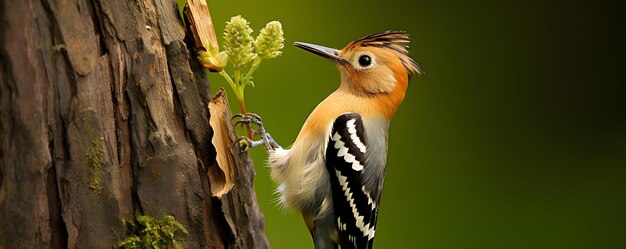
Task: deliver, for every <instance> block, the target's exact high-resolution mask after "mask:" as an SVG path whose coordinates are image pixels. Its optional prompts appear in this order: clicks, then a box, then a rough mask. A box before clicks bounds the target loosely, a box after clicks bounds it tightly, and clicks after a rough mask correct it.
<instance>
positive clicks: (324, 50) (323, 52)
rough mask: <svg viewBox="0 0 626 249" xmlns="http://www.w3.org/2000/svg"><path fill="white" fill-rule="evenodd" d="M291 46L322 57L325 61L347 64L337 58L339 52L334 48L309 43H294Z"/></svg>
mask: <svg viewBox="0 0 626 249" xmlns="http://www.w3.org/2000/svg"><path fill="white" fill-rule="evenodd" d="M293 45H294V46H296V47H299V48H301V49H304V50H306V51H309V52H311V53H314V54H316V55H319V56H321V57H324V58H326V59H329V60H331V61H334V62H338V63H342V64H344V63H348V62H347V61H346V60H344V59H343V58H341V57H339V50H337V49H334V48H328V47H324V46H320V45H315V44H310V43H304V42H294V43H293Z"/></svg>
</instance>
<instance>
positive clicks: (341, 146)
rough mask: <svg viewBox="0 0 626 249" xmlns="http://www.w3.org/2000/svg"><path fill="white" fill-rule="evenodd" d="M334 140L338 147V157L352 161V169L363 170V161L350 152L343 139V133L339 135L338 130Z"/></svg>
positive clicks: (336, 147)
mask: <svg viewBox="0 0 626 249" xmlns="http://www.w3.org/2000/svg"><path fill="white" fill-rule="evenodd" d="M332 140H333V141H335V145H334V147H335V149H338V152H337V157H343V159H344V160H345V161H346V162H348V163H352V169H354V170H356V171H361V170H363V165H362V164H361V162H359V161H358V160H356V157H355V156H354V155H352V154H350V153H349V152H348V148H347V147H346V146H345V145H346V144H345V143H344V142H342V141H341V135H339V133H338V132H335V135H333V137H332ZM359 142H360V141H359Z"/></svg>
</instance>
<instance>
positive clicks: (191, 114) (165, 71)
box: [0, 0, 268, 248]
mask: <svg viewBox="0 0 626 249" xmlns="http://www.w3.org/2000/svg"><path fill="white" fill-rule="evenodd" d="M0 24H1V25H2V27H1V28H0V124H1V126H0V248H112V247H116V245H117V243H119V242H120V241H121V240H123V239H124V237H126V235H127V232H128V231H126V229H127V228H126V227H125V226H124V224H123V220H133V219H134V217H135V215H136V214H144V215H148V216H153V217H156V218H162V217H163V216H164V215H172V216H174V217H175V219H176V220H177V221H178V222H180V223H181V224H182V225H183V226H185V228H186V229H187V231H188V234H187V235H184V236H182V237H180V238H177V239H178V241H179V242H181V244H183V246H185V247H186V248H223V247H228V248H252V247H255V248H266V247H268V245H267V240H266V238H265V235H264V228H263V220H262V215H261V214H260V211H259V209H258V205H257V203H256V196H255V193H254V190H253V185H252V180H253V177H254V167H253V165H252V163H251V161H250V158H249V157H248V156H247V155H245V154H238V156H236V157H235V158H236V161H237V162H236V163H237V164H236V167H235V169H234V170H235V172H234V174H235V186H234V188H233V189H232V190H231V191H230V192H229V193H228V194H226V195H224V196H222V197H221V198H220V199H217V198H213V197H211V193H210V184H211V183H210V182H209V178H208V176H207V172H208V171H209V169H210V168H211V167H215V149H214V148H213V147H212V145H211V143H210V141H211V140H210V139H211V136H212V130H211V127H210V126H209V121H208V120H209V112H208V110H207V108H206V106H207V103H208V101H209V100H210V93H209V87H208V81H207V78H206V75H205V73H204V70H203V69H202V68H201V66H200V65H199V64H198V63H197V62H196V60H195V55H194V54H192V53H193V52H190V51H189V50H188V47H187V44H186V43H185V29H184V27H183V25H182V22H181V19H180V16H179V13H178V10H177V7H176V4H175V3H174V2H173V1H172V0H143V1H142V0H139V1H127V0H92V1H87V0H65V1H54V0H24V1H19V2H11V1H0ZM229 125H230V124H229Z"/></svg>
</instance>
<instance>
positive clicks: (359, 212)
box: [326, 113, 378, 249]
mask: <svg viewBox="0 0 626 249" xmlns="http://www.w3.org/2000/svg"><path fill="white" fill-rule="evenodd" d="M366 156H367V136H366V133H365V128H364V126H363V120H362V119H361V115H359V114H357V113H348V114H343V115H341V116H339V117H338V118H337V119H335V122H334V123H333V128H332V131H331V134H330V139H329V140H328V146H327V148H326V169H327V170H328V173H329V175H330V182H331V186H332V197H333V208H334V212H335V219H336V222H337V226H338V229H339V239H340V244H341V248H342V249H347V248H371V247H372V243H373V241H374V229H375V226H376V218H377V215H378V209H377V208H378V207H377V206H376V203H375V202H374V201H373V200H372V198H371V197H370V196H369V191H368V189H367V188H366V187H365V186H364V185H363V181H362V178H363V176H362V172H363V168H364V167H367V166H366V165H365V163H366V160H365V159H366V158H367V157H366Z"/></svg>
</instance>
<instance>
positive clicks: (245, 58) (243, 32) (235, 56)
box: [224, 16, 255, 68]
mask: <svg viewBox="0 0 626 249" xmlns="http://www.w3.org/2000/svg"><path fill="white" fill-rule="evenodd" d="M251 34H252V28H250V24H249V23H248V21H246V19H244V18H243V17H241V16H233V17H231V18H230V21H228V22H226V27H225V28H224V51H226V54H228V58H229V59H230V61H231V62H232V63H233V66H234V67H235V68H241V67H243V66H244V65H245V64H246V63H248V62H249V61H250V60H252V58H253V57H254V56H255V54H254V52H253V45H252V43H253V40H252V35H251Z"/></svg>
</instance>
